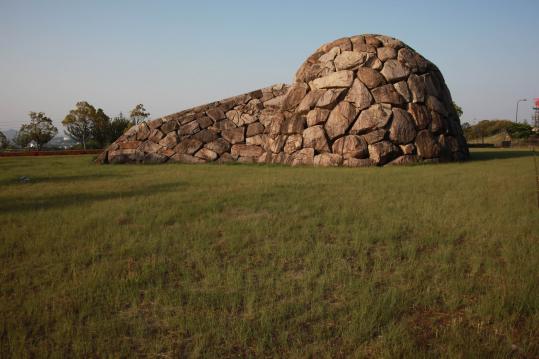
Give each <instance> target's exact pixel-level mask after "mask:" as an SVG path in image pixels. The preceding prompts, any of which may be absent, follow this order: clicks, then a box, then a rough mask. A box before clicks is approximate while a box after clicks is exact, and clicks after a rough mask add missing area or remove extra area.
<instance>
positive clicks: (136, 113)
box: [129, 103, 150, 125]
mask: <svg viewBox="0 0 539 359" xmlns="http://www.w3.org/2000/svg"><path fill="white" fill-rule="evenodd" d="M129 117H130V118H131V121H133V125H138V124H139V123H141V122H142V121H144V120H146V119H147V118H148V117H150V113H149V112H147V111H146V109H145V108H144V105H143V104H141V103H139V104H138V105H136V106H135V108H133V109H132V110H131V112H130V113H129Z"/></svg>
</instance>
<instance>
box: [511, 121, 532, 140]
mask: <svg viewBox="0 0 539 359" xmlns="http://www.w3.org/2000/svg"><path fill="white" fill-rule="evenodd" d="M507 132H508V133H509V134H510V135H511V137H514V138H528V137H530V136H531V135H533V127H531V126H530V125H529V124H527V123H512V124H511V126H509V127H508V128H507Z"/></svg>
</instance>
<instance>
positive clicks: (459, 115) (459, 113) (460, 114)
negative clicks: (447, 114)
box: [453, 101, 464, 118]
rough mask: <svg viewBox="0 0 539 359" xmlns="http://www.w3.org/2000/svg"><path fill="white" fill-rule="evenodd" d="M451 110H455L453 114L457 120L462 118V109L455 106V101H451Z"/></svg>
mask: <svg viewBox="0 0 539 359" xmlns="http://www.w3.org/2000/svg"><path fill="white" fill-rule="evenodd" d="M453 108H454V109H455V112H456V113H457V116H458V117H459V118H461V117H462V114H463V113H464V112H463V111H462V107H460V106H459V105H457V104H456V103H455V101H453Z"/></svg>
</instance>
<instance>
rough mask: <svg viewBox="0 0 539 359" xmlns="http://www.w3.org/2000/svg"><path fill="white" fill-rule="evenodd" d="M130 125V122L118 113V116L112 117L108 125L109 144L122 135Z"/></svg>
mask: <svg viewBox="0 0 539 359" xmlns="http://www.w3.org/2000/svg"><path fill="white" fill-rule="evenodd" d="M132 125H133V124H132V122H131V121H130V120H129V119H128V118H126V117H125V116H124V115H123V113H121V112H120V114H119V115H118V116H117V117H114V119H113V120H112V121H111V123H110V139H111V142H112V141H115V140H116V139H117V138H118V137H120V136H121V135H123V134H124V132H125V131H127V130H128V129H129V128H130V127H131V126H132Z"/></svg>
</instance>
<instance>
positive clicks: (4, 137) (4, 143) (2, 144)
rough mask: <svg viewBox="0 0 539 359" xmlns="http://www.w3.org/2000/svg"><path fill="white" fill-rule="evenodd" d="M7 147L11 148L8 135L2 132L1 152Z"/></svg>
mask: <svg viewBox="0 0 539 359" xmlns="http://www.w3.org/2000/svg"><path fill="white" fill-rule="evenodd" d="M7 146H9V141H8V140H7V137H6V135H4V133H3V132H2V131H0V150H3V149H4V148H7Z"/></svg>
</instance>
